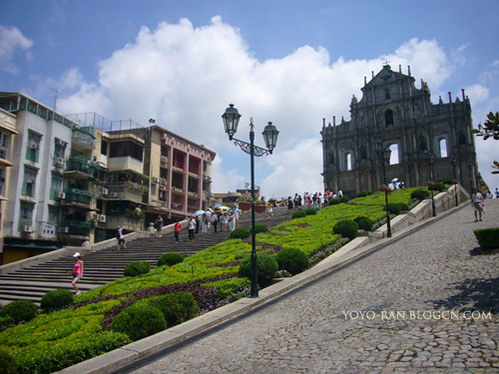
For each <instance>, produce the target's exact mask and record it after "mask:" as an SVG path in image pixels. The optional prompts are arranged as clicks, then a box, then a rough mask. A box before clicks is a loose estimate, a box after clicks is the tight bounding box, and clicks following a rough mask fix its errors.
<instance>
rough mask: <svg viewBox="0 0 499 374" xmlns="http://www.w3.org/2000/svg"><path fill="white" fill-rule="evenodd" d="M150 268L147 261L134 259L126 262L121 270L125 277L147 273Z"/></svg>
mask: <svg viewBox="0 0 499 374" xmlns="http://www.w3.org/2000/svg"><path fill="white" fill-rule="evenodd" d="M150 270H151V266H150V265H149V263H147V262H145V261H135V262H132V263H130V264H128V265H127V266H126V267H125V270H124V271H123V275H124V276H125V277H137V276H139V275H143V274H147V273H149V271H150Z"/></svg>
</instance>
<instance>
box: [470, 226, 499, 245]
mask: <svg viewBox="0 0 499 374" xmlns="http://www.w3.org/2000/svg"><path fill="white" fill-rule="evenodd" d="M473 232H474V234H475V237H476V238H477V240H478V244H480V247H482V248H483V249H484V250H491V249H495V248H499V227H493V228H489V229H479V230H475V231H473Z"/></svg>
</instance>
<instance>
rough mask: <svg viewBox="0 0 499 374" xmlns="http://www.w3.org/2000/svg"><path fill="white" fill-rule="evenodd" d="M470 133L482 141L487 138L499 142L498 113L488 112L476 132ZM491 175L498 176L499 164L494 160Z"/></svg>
mask: <svg viewBox="0 0 499 374" xmlns="http://www.w3.org/2000/svg"><path fill="white" fill-rule="evenodd" d="M471 132H472V133H473V134H476V136H483V140H487V139H488V138H492V139H494V140H499V112H496V113H495V114H494V113H493V112H490V113H489V114H487V120H486V121H485V122H484V124H483V125H482V124H481V123H479V124H478V130H477V129H472V130H471ZM492 169H495V170H493V171H492V174H499V162H497V160H494V164H493V165H492Z"/></svg>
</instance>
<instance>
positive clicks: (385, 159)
mask: <svg viewBox="0 0 499 374" xmlns="http://www.w3.org/2000/svg"><path fill="white" fill-rule="evenodd" d="M372 146H373V149H374V152H376V154H377V155H378V158H379V161H380V163H381V173H382V174H381V175H382V183H384V184H385V188H384V192H385V209H386V237H387V238H391V237H392V228H391V225H390V210H389V209H388V189H389V187H388V183H387V181H386V171H385V165H386V164H389V163H390V155H391V153H392V151H391V150H390V148H389V147H383V142H382V141H381V139H378V138H374V139H373V140H372Z"/></svg>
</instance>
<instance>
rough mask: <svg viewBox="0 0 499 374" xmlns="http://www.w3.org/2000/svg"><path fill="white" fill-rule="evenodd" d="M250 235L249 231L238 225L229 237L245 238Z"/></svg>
mask: <svg viewBox="0 0 499 374" xmlns="http://www.w3.org/2000/svg"><path fill="white" fill-rule="evenodd" d="M250 235H251V233H250V231H249V230H248V229H246V228H244V227H238V228H236V229H234V230H232V232H231V233H230V238H231V239H246V238H249V236H250Z"/></svg>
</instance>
